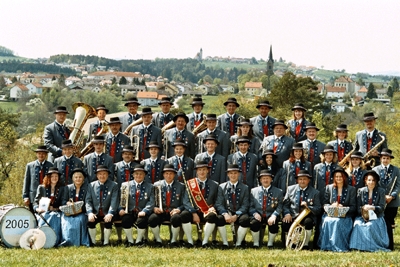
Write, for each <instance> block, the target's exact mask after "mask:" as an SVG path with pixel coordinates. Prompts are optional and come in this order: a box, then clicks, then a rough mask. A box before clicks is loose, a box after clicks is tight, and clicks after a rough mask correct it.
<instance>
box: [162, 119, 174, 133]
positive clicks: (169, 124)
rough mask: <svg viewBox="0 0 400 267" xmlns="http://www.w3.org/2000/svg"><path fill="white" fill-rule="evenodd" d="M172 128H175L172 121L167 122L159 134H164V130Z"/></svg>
mask: <svg viewBox="0 0 400 267" xmlns="http://www.w3.org/2000/svg"><path fill="white" fill-rule="evenodd" d="M174 126H175V122H174V121H170V122H168V123H167V124H166V125H164V127H162V128H161V133H162V134H164V133H165V131H166V130H168V129H171V128H172V127H174Z"/></svg>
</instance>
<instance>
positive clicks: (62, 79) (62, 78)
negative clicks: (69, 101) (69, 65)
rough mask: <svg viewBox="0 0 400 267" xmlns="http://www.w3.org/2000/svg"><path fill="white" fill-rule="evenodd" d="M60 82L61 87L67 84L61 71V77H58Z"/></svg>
mask: <svg viewBox="0 0 400 267" xmlns="http://www.w3.org/2000/svg"><path fill="white" fill-rule="evenodd" d="M58 84H59V85H60V86H61V87H64V86H65V76H64V74H63V73H61V74H60V77H59V78H58Z"/></svg>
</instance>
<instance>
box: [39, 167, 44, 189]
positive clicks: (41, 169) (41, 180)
mask: <svg viewBox="0 0 400 267" xmlns="http://www.w3.org/2000/svg"><path fill="white" fill-rule="evenodd" d="M39 167H40V170H39V184H42V183H43V178H44V168H43V163H39Z"/></svg>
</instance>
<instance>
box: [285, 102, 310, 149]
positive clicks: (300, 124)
mask: <svg viewBox="0 0 400 267" xmlns="http://www.w3.org/2000/svg"><path fill="white" fill-rule="evenodd" d="M292 111H293V119H291V120H289V121H288V123H287V125H288V126H289V133H290V136H291V137H292V138H293V139H294V140H296V142H300V141H303V140H306V139H307V136H306V125H307V123H308V121H307V120H306V119H305V116H306V111H307V109H306V108H305V107H304V105H303V104H295V105H294V107H293V108H292Z"/></svg>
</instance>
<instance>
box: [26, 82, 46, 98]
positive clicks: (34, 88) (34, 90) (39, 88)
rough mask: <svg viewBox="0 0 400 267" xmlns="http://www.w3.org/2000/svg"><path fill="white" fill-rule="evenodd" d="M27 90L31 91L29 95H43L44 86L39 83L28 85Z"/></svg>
mask: <svg viewBox="0 0 400 267" xmlns="http://www.w3.org/2000/svg"><path fill="white" fill-rule="evenodd" d="M26 88H28V89H29V95H41V94H42V92H43V85H42V84H41V83H38V82H35V83H30V84H27V85H26Z"/></svg>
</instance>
